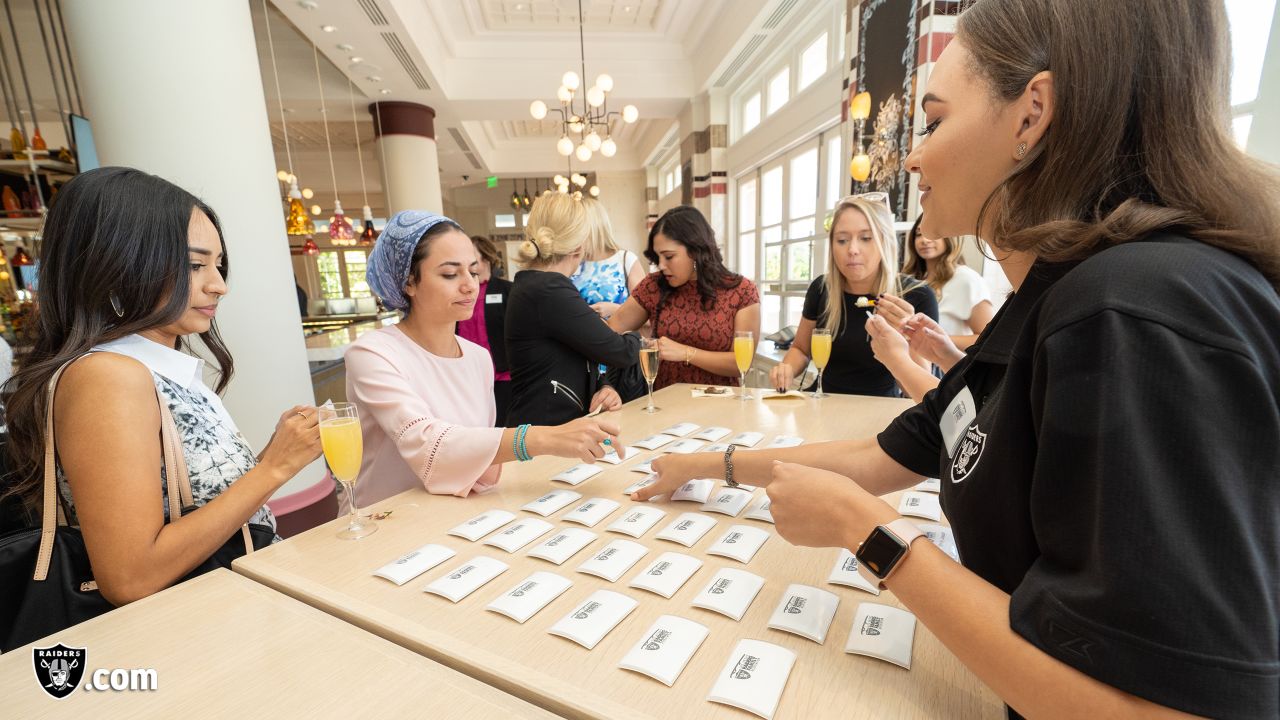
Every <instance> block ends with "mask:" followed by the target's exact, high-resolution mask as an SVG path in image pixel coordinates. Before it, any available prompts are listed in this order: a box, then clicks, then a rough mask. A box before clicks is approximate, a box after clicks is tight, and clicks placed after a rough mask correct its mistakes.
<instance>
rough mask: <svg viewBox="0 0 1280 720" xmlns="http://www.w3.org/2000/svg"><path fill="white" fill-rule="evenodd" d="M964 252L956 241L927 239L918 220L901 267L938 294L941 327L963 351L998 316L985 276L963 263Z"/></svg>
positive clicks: (952, 239)
mask: <svg viewBox="0 0 1280 720" xmlns="http://www.w3.org/2000/svg"><path fill="white" fill-rule="evenodd" d="M963 249H964V246H963V245H961V243H960V241H959V240H957V239H956V238H941V239H934V238H931V237H926V236H925V234H924V233H922V232H920V219H919V218H916V224H915V225H913V226H912V227H911V233H910V234H909V235H908V236H907V244H906V251H907V255H906V259H905V261H904V262H903V267H902V271H903V272H905V273H906V274H908V275H911V276H913V277H915V278H917V279H920V280H923V281H925V282H926V283H928V284H929V287H931V288H933V291H934V292H935V293H937V295H938V324H939V325H940V326H942V330H943V331H944V332H946V334H948V335H950V336H951V341H952V342H953V343H955V346H956V347H957V348H959V349H960V350H964V349H965V348H967V347H969V346H970V345H972V344H973V341H974V340H977V339H978V335H981V334H982V331H983V330H984V329H986V327H987V323H989V322H991V318H992V317H994V316H995V314H996V311H995V306H994V305H992V304H991V292H990V291H989V290H987V284H986V282H985V281H984V280H983V279H982V276H981V275H979V274H978V273H977V272H976V271H975V270H973V268H970V267H968V266H967V265H962V264H960V262H961V260H960V255H961V252H962V251H963ZM944 369H945V368H944Z"/></svg>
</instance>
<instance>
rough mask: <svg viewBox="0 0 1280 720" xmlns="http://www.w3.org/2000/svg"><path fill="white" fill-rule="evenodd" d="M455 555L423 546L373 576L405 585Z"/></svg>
mask: <svg viewBox="0 0 1280 720" xmlns="http://www.w3.org/2000/svg"><path fill="white" fill-rule="evenodd" d="M712 524H714V523H712ZM454 555H455V553H454V552H453V551H452V550H450V549H449V548H447V547H445V546H443V545H435V544H432V545H423V546H422V547H420V548H418V549H417V550H414V551H413V552H411V553H408V554H406V555H402V556H400V557H398V558H396V559H395V560H394V561H392V562H390V563H387V564H386V565H383V566H382V567H380V568H378V570H377V571H375V572H374V573H373V574H374V575H377V576H378V577H381V578H386V579H388V580H390V581H391V582H393V583H395V584H396V585H403V584H405V583H407V582H409V581H410V580H412V579H414V578H416V577H418V576H419V575H421V574H422V573H424V572H426V571H428V570H430V569H431V568H433V567H435V566H437V565H439V564H440V563H442V562H444V561H445V560H448V559H449V558H451V557H453V556H454Z"/></svg>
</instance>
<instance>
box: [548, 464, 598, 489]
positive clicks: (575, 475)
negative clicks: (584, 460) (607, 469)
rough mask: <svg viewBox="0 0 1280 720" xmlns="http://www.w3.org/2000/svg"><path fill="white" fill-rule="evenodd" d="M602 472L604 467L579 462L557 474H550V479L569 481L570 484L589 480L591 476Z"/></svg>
mask: <svg viewBox="0 0 1280 720" xmlns="http://www.w3.org/2000/svg"><path fill="white" fill-rule="evenodd" d="M602 472H604V468H602V467H600V466H599V465H586V464H580V465H574V466H573V467H571V468H569V469H568V470H565V471H564V472H562V473H560V474H559V475H554V476H552V478H551V479H552V480H553V481H555V482H562V483H569V484H570V485H579V484H581V483H582V482H584V481H586V480H590V479H591V478H593V477H595V476H597V475H599V474H600V473H602Z"/></svg>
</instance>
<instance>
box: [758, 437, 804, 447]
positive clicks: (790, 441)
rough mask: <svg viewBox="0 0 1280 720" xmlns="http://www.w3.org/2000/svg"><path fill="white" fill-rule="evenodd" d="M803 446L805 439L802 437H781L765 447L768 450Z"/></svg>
mask: <svg viewBox="0 0 1280 720" xmlns="http://www.w3.org/2000/svg"><path fill="white" fill-rule="evenodd" d="M803 444H804V438H802V437H796V436H794V435H779V436H778V437H776V438H774V439H772V440H770V441H769V444H768V445H765V446H764V448H765V449H766V450H769V449H771V448H792V447H798V446H800V445H803Z"/></svg>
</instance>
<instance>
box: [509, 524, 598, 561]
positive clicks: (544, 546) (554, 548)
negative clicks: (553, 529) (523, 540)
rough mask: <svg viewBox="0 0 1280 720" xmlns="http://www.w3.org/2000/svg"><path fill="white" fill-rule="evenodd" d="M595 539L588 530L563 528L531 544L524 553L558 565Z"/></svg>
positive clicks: (594, 535) (593, 534)
mask: <svg viewBox="0 0 1280 720" xmlns="http://www.w3.org/2000/svg"><path fill="white" fill-rule="evenodd" d="M595 539H596V534H595V533H593V532H591V531H590V530H583V529H582V528H563V529H561V530H560V531H559V532H557V533H555V534H554V535H552V536H551V537H549V538H547V539H546V540H545V541H543V542H542V543H540V544H538V545H535V546H533V549H532V550H530V551H529V552H528V553H526V555H528V556H529V557H536V558H540V559H542V560H546V561H547V562H553V563H555V564H556V565H560V564H562V563H564V561H565V560H568V559H569V558H571V557H573V556H574V555H575V554H577V552H578V551H579V550H581V549H582V548H584V547H586V546H588V545H590V544H591V541H593V540H595Z"/></svg>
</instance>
